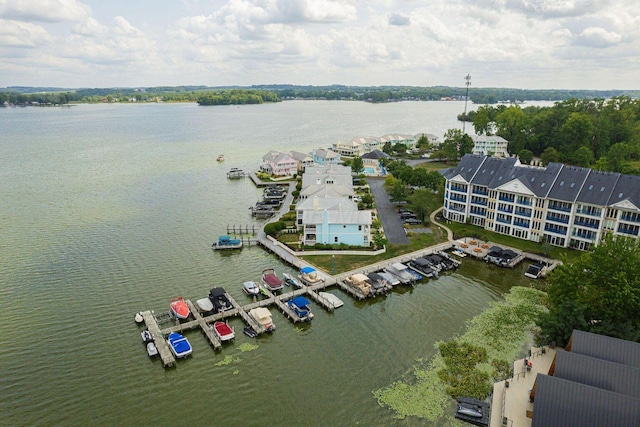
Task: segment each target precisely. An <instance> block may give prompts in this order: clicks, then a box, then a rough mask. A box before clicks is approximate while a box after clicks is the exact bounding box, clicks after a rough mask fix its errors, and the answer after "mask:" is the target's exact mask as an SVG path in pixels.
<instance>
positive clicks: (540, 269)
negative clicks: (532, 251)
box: [524, 263, 547, 279]
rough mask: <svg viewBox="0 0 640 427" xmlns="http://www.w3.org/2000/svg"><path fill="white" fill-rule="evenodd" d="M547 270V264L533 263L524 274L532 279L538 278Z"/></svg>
mask: <svg viewBox="0 0 640 427" xmlns="http://www.w3.org/2000/svg"><path fill="white" fill-rule="evenodd" d="M546 270H547V266H546V265H545V264H541V263H538V264H531V265H530V266H529V268H527V271H526V272H525V273H524V275H525V276H526V277H528V278H530V279H537V278H538V277H540V276H541V275H542V274H543V273H545V272H546Z"/></svg>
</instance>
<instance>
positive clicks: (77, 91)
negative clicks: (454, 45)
mask: <svg viewBox="0 0 640 427" xmlns="http://www.w3.org/2000/svg"><path fill="white" fill-rule="evenodd" d="M234 91H235V92H238V91H240V92H254V93H255V92H260V93H265V94H270V95H268V97H272V96H273V95H275V97H277V98H279V99H280V100H293V99H312V100H339V101H364V102H371V103H385V102H400V101H437V100H445V101H449V100H458V101H463V100H465V99H467V92H466V88H465V87H450V86H431V87H420V86H346V85H329V86H297V85H288V84H282V85H273V84H272V85H253V86H218V87H210V86H202V85H199V86H198V85H192V86H156V87H136V88H55V87H28V86H9V87H6V88H0V106H6V105H30V106H40V105H45V106H47V105H65V104H69V103H103V102H108V103H112V102H122V103H134V102H199V99H201V98H209V97H211V99H216V97H217V96H221V95H220V94H222V93H232V92H234ZM271 94H272V95H271ZM232 96H233V95H230V97H232ZM616 96H629V97H632V98H636V97H640V91H639V90H606V91H603V90H566V89H540V90H534V89H514V88H474V90H473V92H472V93H471V94H470V95H469V100H471V101H472V102H473V103H475V104H497V103H515V104H517V103H521V102H522V101H525V100H527V101H563V100H567V99H571V98H576V99H607V98H611V97H616ZM224 97H226V95H224V96H222V98H224ZM250 98H251V99H250V100H251V102H246V103H258V102H256V101H257V100H258V98H254V97H250ZM247 101H249V97H247ZM263 101H264V102H278V101H271V100H267V99H264V98H263ZM215 102H218V103H217V104H207V105H228V104H225V103H224V102H223V100H216V101H215ZM229 104H234V103H233V102H229Z"/></svg>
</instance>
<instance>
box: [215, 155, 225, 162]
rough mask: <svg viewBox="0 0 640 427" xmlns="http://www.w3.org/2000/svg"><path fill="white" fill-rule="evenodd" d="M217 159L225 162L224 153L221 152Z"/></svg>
mask: <svg viewBox="0 0 640 427" xmlns="http://www.w3.org/2000/svg"><path fill="white" fill-rule="evenodd" d="M216 160H217V161H219V162H224V160H225V159H224V154H220V155H219V156H218V158H217V159H216Z"/></svg>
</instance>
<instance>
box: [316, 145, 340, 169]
mask: <svg viewBox="0 0 640 427" xmlns="http://www.w3.org/2000/svg"><path fill="white" fill-rule="evenodd" d="M311 158H312V159H313V162H314V163H316V164H318V165H338V164H340V163H342V161H341V160H340V155H339V154H338V153H336V152H335V151H331V150H325V149H323V148H318V149H315V150H313V152H312V153H311Z"/></svg>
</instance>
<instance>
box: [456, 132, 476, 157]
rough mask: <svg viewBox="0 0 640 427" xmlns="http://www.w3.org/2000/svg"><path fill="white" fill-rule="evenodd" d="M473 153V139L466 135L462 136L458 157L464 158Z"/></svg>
mask: <svg viewBox="0 0 640 427" xmlns="http://www.w3.org/2000/svg"><path fill="white" fill-rule="evenodd" d="M471 153H473V139H471V137H470V136H469V135H467V134H466V133H465V134H464V135H462V138H461V139H460V145H459V146H458V155H459V157H460V158H462V157H463V156H464V155H465V154H471Z"/></svg>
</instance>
